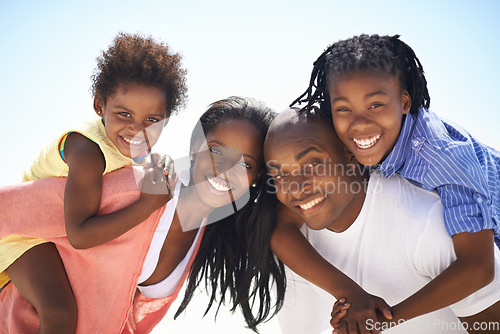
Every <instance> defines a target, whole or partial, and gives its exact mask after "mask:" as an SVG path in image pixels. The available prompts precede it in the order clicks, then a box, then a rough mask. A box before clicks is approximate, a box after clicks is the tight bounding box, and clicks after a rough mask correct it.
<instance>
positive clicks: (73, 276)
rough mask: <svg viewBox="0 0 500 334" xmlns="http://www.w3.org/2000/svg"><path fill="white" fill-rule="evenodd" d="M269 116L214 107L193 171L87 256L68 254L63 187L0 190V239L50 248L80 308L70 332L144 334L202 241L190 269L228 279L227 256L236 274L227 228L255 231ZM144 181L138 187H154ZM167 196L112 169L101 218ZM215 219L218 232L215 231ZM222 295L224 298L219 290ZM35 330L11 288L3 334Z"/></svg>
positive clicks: (35, 320)
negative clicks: (207, 267)
mask: <svg viewBox="0 0 500 334" xmlns="http://www.w3.org/2000/svg"><path fill="white" fill-rule="evenodd" d="M274 116H275V113H274V111H273V110H272V109H270V108H268V107H267V106H266V105H265V104H264V103H262V102H259V101H257V100H254V99H252V98H244V97H234V96H233V97H229V98H227V99H223V100H220V101H216V102H214V103H212V104H211V105H210V106H209V108H208V110H207V111H206V112H205V113H204V114H203V115H202V116H201V118H200V121H199V126H197V127H196V128H195V131H193V136H192V141H191V146H190V150H191V154H190V157H191V166H190V167H191V168H190V169H189V173H182V172H179V173H178V174H179V178H178V180H179V181H178V182H177V183H176V184H175V186H174V187H173V198H172V199H171V200H169V201H168V203H167V204H166V205H165V206H163V207H162V208H160V209H158V210H156V211H154V212H153V213H152V214H151V215H150V216H149V218H147V219H146V220H145V221H144V222H142V223H141V224H138V225H137V226H135V227H134V228H133V229H131V230H130V231H128V232H126V233H124V234H122V235H121V236H119V237H117V238H116V239H114V240H111V241H109V242H107V243H104V244H102V245H100V246H98V247H92V248H90V249H86V250H76V249H74V248H73V247H72V246H71V244H70V243H69V241H68V237H67V235H66V232H65V229H64V210H63V208H64V204H63V203H64V201H63V198H64V196H63V193H64V186H65V183H66V179H64V178H48V179H43V180H37V181H33V182H26V183H23V184H20V185H15V186H11V187H3V188H1V189H0V201H1V202H2V204H3V205H4V207H3V208H5V210H1V211H0V220H1V221H2V224H1V225H0V237H3V236H4V235H10V234H16V235H20V236H23V237H42V238H45V239H46V240H49V241H51V242H53V243H54V244H55V245H56V246H57V249H58V251H59V252H60V254H61V259H62V261H63V263H64V267H65V269H66V272H67V274H68V280H69V282H70V284H71V288H72V291H73V293H74V296H75V299H76V301H77V305H78V309H77V311H78V322H77V326H76V333H149V332H150V331H151V330H152V329H153V327H154V326H155V325H156V324H157V323H158V322H159V321H160V320H161V319H162V317H163V316H164V315H165V313H166V312H167V310H168V308H169V307H170V305H171V304H172V302H173V300H175V298H176V297H177V295H178V293H179V291H180V287H181V286H182V283H183V282H184V279H185V278H186V277H187V276H188V275H189V272H190V270H189V268H190V264H191V263H192V261H193V258H194V257H195V255H196V253H197V249H198V247H199V245H200V240H201V239H203V243H202V244H203V247H202V248H201V249H200V255H199V256H198V257H197V258H196V261H195V265H196V264H197V263H204V262H203V261H205V260H206V261H210V264H212V265H214V266H215V269H214V271H213V273H214V275H215V274H219V273H221V272H222V273H225V272H226V271H225V269H224V268H223V265H222V262H219V260H220V259H223V258H224V257H226V258H227V259H228V260H227V262H226V263H227V265H228V267H229V268H231V270H232V269H233V267H232V266H233V263H234V262H231V261H232V260H233V258H232V257H231V256H232V254H231V252H230V249H231V245H233V246H234V243H233V238H234V236H233V235H231V232H232V230H231V228H232V227H236V226H238V227H240V226H247V225H248V226H252V225H256V222H255V221H254V219H255V218H256V215H255V210H256V209H258V207H257V206H255V205H254V204H255V200H256V199H257V197H258V195H259V193H260V189H261V187H262V186H263V182H264V181H263V179H262V178H261V176H262V175H263V174H264V162H263V160H264V159H263V142H264V138H265V136H266V133H267V129H268V127H269V124H270V123H271V121H272V120H273V119H274ZM150 172H151V171H150V170H147V171H146V174H145V175H146V176H145V177H144V180H151V177H152V175H151V174H150ZM160 174H161V173H160ZM148 175H150V177H149V178H148ZM187 175H189V178H188V177H187ZM153 176H155V177H156V176H158V175H156V174H155V175H153ZM159 179H160V180H162V179H161V178H159ZM188 179H189V180H188ZM181 181H182V183H181ZM145 187H147V189H145ZM165 191H167V188H166V187H165V182H153V184H149V183H148V182H146V181H144V182H143V183H142V187H141V189H140V191H139V190H138V189H137V185H136V180H135V179H134V175H133V173H132V172H131V170H130V167H127V168H125V169H123V168H122V169H119V170H117V171H114V172H111V173H109V175H105V176H104V177H103V195H102V202H101V207H100V209H99V214H105V213H108V212H114V211H116V210H119V209H121V208H122V207H125V206H127V205H128V204H130V202H133V201H134V200H137V198H138V197H139V196H140V194H141V192H145V193H151V194H157V193H160V194H163V193H165ZM168 191H169V190H168ZM20 199H23V200H20ZM7 208H8V210H7ZM19 212H21V213H22V215H20V214H19ZM35 218H37V219H35ZM220 219H222V224H223V228H217V224H218V220H220ZM205 226H206V227H205ZM205 228H206V232H207V236H206V237H202V236H203V231H204V229H205ZM225 229H228V232H227V231H226V230H225ZM214 233H223V234H221V235H220V236H216V235H214ZM212 240H215V241H214V242H212ZM239 240H242V239H241V238H240V239H239ZM226 243H228V246H226ZM241 246H242V247H243V246H244V245H241ZM234 253H235V254H236V253H237V252H236V251H234ZM212 256H213V258H212ZM234 259H235V261H238V259H236V258H234ZM238 265H240V263H237V266H238ZM221 266H222V267H221ZM221 268H222V269H221ZM240 268H241V270H242V271H244V270H245V268H246V267H245V263H241V267H240ZM231 272H232V271H231ZM194 273H196V271H193V274H194ZM210 273H212V271H210ZM47 275H50V272H49V273H47ZM228 282H229V281H228ZM221 288H222V289H223V290H224V291H225V290H226V287H225V282H222V286H221ZM214 293H215V292H214ZM39 326H40V322H39V317H38V314H37V312H36V310H35V309H34V308H33V307H32V306H31V305H30V304H29V303H28V302H27V301H26V300H25V299H23V298H22V296H21V295H20V293H19V291H18V289H17V288H16V286H15V284H8V285H7V286H6V287H5V288H4V289H3V290H2V291H0V333H4V332H5V333H37V332H38V330H39Z"/></svg>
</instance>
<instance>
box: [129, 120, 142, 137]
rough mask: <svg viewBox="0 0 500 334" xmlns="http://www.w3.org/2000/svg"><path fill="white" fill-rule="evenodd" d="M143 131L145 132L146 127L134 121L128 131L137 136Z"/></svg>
mask: <svg viewBox="0 0 500 334" xmlns="http://www.w3.org/2000/svg"><path fill="white" fill-rule="evenodd" d="M142 130H144V126H143V124H142V123H141V122H134V121H130V122H129V124H128V131H129V132H130V134H132V135H134V136H135V135H137V134H138V133H139V132H141V131H142Z"/></svg>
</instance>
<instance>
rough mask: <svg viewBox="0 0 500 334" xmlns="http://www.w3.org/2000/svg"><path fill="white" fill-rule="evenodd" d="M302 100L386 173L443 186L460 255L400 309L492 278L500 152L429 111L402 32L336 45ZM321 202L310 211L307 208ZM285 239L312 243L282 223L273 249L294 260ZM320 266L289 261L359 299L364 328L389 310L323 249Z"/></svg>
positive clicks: (441, 300) (332, 289) (434, 301)
mask: <svg viewBox="0 0 500 334" xmlns="http://www.w3.org/2000/svg"><path fill="white" fill-rule="evenodd" d="M299 102H307V105H306V106H305V107H304V108H303V110H304V111H306V112H312V110H313V108H314V107H315V105H318V104H319V106H320V113H321V115H322V116H323V117H327V118H329V119H331V120H332V121H333V125H334V127H335V130H336V132H337V135H338V137H339V138H340V140H341V141H342V142H343V143H344V144H345V145H346V147H347V149H348V150H349V151H350V152H351V153H352V154H353V156H354V158H355V159H356V160H357V162H359V163H360V164H361V165H363V166H366V167H368V168H370V169H379V170H380V172H381V173H382V174H383V175H384V177H390V176H391V175H392V174H394V173H397V174H399V175H401V176H402V177H403V178H405V179H407V180H410V181H411V182H413V183H416V184H417V185H419V186H420V187H422V188H424V189H426V190H429V191H436V192H437V193H438V194H439V196H440V198H441V200H442V202H443V205H444V218H445V219H444V220H445V224H446V228H447V231H448V233H449V234H450V235H451V236H452V237H453V244H454V249H455V252H456V255H457V260H456V261H455V262H454V263H453V264H451V265H450V266H449V267H448V268H447V269H446V270H445V271H443V272H442V273H441V274H440V275H439V276H437V277H436V278H435V279H434V280H432V281H431V282H430V283H429V284H428V285H426V286H425V287H424V288H422V289H421V290H420V291H418V292H417V293H415V294H414V295H413V296H411V297H410V298H408V299H407V300H405V302H404V304H403V303H402V304H399V305H397V306H396V307H393V308H392V315H393V316H395V317H396V318H398V319H410V318H414V317H417V316H419V315H422V314H424V313H428V312H431V311H433V310H437V309H440V308H442V307H445V306H448V305H450V304H453V303H455V302H457V301H459V300H461V299H463V298H465V297H467V296H468V295H470V294H471V293H473V292H475V291H477V290H479V289H481V288H482V287H484V286H486V285H487V284H488V283H490V282H491V281H492V279H493V277H494V256H493V254H494V252H493V251H494V247H495V246H494V245H495V242H496V243H497V245H499V244H500V241H499V234H500V226H499V222H500V153H499V152H498V151H496V150H494V149H492V148H490V147H488V146H486V145H483V144H481V143H479V142H478V141H477V140H476V139H475V138H473V137H472V136H471V135H470V134H469V133H467V132H466V131H465V130H463V129H461V128H459V127H457V126H455V125H452V124H450V123H448V122H444V121H442V120H441V119H439V118H438V117H437V115H436V114H434V113H433V112H432V111H430V110H428V108H429V106H430V96H429V93H428V90H427V82H426V79H425V76H424V71H423V68H422V65H421V63H420V61H419V60H418V58H417V57H416V55H415V53H414V51H413V50H412V49H411V48H410V47H409V46H408V45H407V44H405V43H404V42H403V41H401V40H400V39H399V36H397V35H396V36H378V35H371V36H368V35H360V36H355V37H353V38H350V39H346V40H342V41H339V42H337V43H334V44H332V45H331V46H330V47H329V48H327V49H326V51H325V52H323V54H321V56H320V57H319V58H318V59H317V60H316V61H315V63H314V69H313V72H312V75H311V80H310V84H309V87H308V89H307V90H306V92H305V93H304V94H302V95H301V96H300V97H299V98H297V99H296V100H295V101H294V102H293V103H292V105H295V104H296V103H299ZM325 196H328V194H325ZM306 204H307V203H306ZM319 204H320V203H313V205H312V206H311V205H306V206H304V207H303V208H301V210H303V211H304V212H305V213H306V212H307V211H312V210H314V207H315V206H316V205H319ZM283 237H284V238H289V240H291V238H295V239H294V240H295V241H296V243H295V244H296V245H299V244H303V247H309V246H308V245H307V243H306V242H305V241H304V240H303V238H302V237H301V236H299V231H298V229H297V228H294V227H293V226H291V224H283V223H280V224H277V226H276V230H275V232H274V234H273V240H272V248H273V251H275V253H276V254H277V255H278V257H280V259H281V260H282V261H283V262H285V263H286V264H289V263H290V261H293V254H291V252H290V251H289V250H286V249H284V247H279V242H278V240H283V239H281V238H283ZM300 240H301V241H300ZM381 242H383V240H381ZM304 249H305V248H304ZM293 253H294V254H296V253H297V247H294V251H293ZM310 259H311V258H309V261H311V260H310ZM311 263H312V262H309V263H308V268H311ZM315 263H317V264H318V265H317V266H316V268H318V270H317V271H313V270H308V271H307V272H306V271H305V270H304V267H301V266H300V265H299V264H297V263H294V264H293V265H292V266H290V265H289V267H291V269H293V270H294V271H296V272H297V273H298V274H300V275H301V276H303V277H304V278H306V279H308V280H310V281H312V282H314V283H315V284H316V285H318V286H320V287H322V288H324V289H325V290H327V291H328V292H329V293H331V294H332V295H334V296H335V297H337V298H340V297H346V299H347V301H349V302H350V303H351V307H350V309H349V311H348V313H347V315H346V320H347V321H348V322H351V323H354V324H356V323H357V326H358V327H359V328H360V331H361V332H362V333H365V331H366V329H364V328H363V324H366V320H367V319H371V318H374V317H375V316H374V313H375V311H377V310H378V311H384V312H386V311H387V309H386V308H385V306H384V305H383V304H382V303H380V301H379V300H377V299H376V298H375V297H374V296H371V295H369V294H367V293H366V292H364V291H363V290H361V289H360V288H359V287H357V286H355V285H353V284H352V282H350V280H349V278H348V277H346V276H344V277H342V275H339V272H338V270H334V269H335V268H332V267H331V266H327V265H326V264H324V261H323V262H321V259H319V256H318V258H317V261H316V262H315ZM294 267H295V268H294ZM319 268H323V269H321V270H319ZM328 273H331V274H334V275H335V281H333V279H332V276H331V275H328ZM400 310H404V312H402V313H401V312H400ZM390 316H391V315H390V314H386V318H390ZM353 327H354V326H350V329H351V328H353Z"/></svg>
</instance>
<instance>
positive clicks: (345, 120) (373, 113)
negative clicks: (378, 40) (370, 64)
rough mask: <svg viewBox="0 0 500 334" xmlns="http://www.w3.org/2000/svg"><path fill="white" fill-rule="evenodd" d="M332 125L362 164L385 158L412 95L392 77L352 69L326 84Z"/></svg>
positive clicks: (390, 148) (407, 109)
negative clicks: (352, 70)
mask: <svg viewBox="0 0 500 334" xmlns="http://www.w3.org/2000/svg"><path fill="white" fill-rule="evenodd" d="M328 92H329V95H330V104H331V111H332V118H333V125H334V126H335V130H336V131H337V134H338V136H339V138H340V139H341V140H342V142H343V143H344V144H345V145H346V146H347V147H348V149H349V150H350V151H351V152H352V153H353V154H354V155H355V156H356V159H357V160H358V161H359V162H360V163H361V164H363V165H365V166H372V165H375V164H378V163H380V162H381V161H382V160H383V159H385V158H386V157H387V156H388V155H389V153H390V152H391V150H392V149H393V148H394V145H395V144H396V141H397V139H398V137H399V132H400V130H401V124H402V120H403V115H405V114H407V113H408V112H409V111H410V107H411V97H410V95H409V94H408V92H407V91H403V90H402V88H401V85H400V83H399V80H398V78H397V77H395V76H391V75H389V74H385V73H382V72H377V71H355V72H349V73H345V74H340V75H336V76H335V77H332V78H331V80H330V82H329V84H328Z"/></svg>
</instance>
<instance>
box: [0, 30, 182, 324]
mask: <svg viewBox="0 0 500 334" xmlns="http://www.w3.org/2000/svg"><path fill="white" fill-rule="evenodd" d="M97 61H98V63H97V69H96V71H95V73H94V75H93V76H92V79H93V85H92V95H93V98H94V103H93V107H94V110H95V112H96V114H97V115H98V116H99V118H96V119H95V120H92V121H89V122H87V123H85V124H84V125H83V126H82V127H81V128H79V129H75V130H71V131H67V132H65V133H64V134H62V135H61V136H59V137H58V138H57V140H55V141H54V142H53V143H51V144H50V145H48V146H46V147H45V148H43V150H42V151H41V152H40V154H39V155H38V157H37V158H36V159H35V162H34V163H33V165H32V166H31V167H30V168H29V169H27V170H26V171H25V172H24V175H23V181H32V180H37V179H43V178H49V177H58V176H67V177H68V181H67V184H66V187H65V192H64V216H65V224H66V231H67V235H68V239H69V241H70V243H71V245H72V246H73V247H75V248H76V249H85V248H90V247H95V246H98V245H101V244H103V243H105V242H108V241H110V240H113V239H115V238H117V237H119V236H120V235H122V234H123V233H125V232H127V231H128V230H130V229H131V228H133V227H134V226H136V225H137V224H139V223H140V222H142V221H144V220H145V219H146V218H147V217H149V215H151V213H152V212H154V211H155V210H156V209H158V208H160V207H162V206H163V205H164V204H165V203H166V202H167V201H168V200H169V199H170V198H171V195H170V194H169V193H165V194H147V193H144V192H141V195H140V197H139V199H138V200H137V201H136V202H134V203H132V204H130V205H129V206H127V207H125V208H123V209H121V210H119V211H116V212H113V213H109V214H104V215H97V212H98V209H99V206H100V202H101V195H102V175H103V174H106V173H109V172H111V171H113V170H116V169H119V168H121V167H123V166H126V165H130V164H131V163H132V161H135V162H139V161H141V160H142V159H143V158H144V156H145V155H146V153H147V152H148V151H149V152H150V149H151V146H153V145H154V144H155V143H156V141H157V140H158V137H159V135H160V134H161V131H162V130H163V127H164V126H165V125H166V123H167V120H168V118H169V117H170V115H171V114H172V113H175V112H176V111H177V110H178V109H180V108H181V107H183V105H184V102H185V99H186V96H187V95H186V93H187V87H186V84H185V81H186V80H185V75H186V70H185V69H183V68H182V67H181V56H180V55H179V54H177V53H173V52H171V50H170V48H169V47H168V45H167V44H165V43H163V42H157V41H155V40H153V39H152V38H151V37H143V36H140V35H131V34H125V33H120V34H118V35H117V36H116V38H115V39H114V41H113V43H112V44H111V46H110V47H109V49H108V50H107V51H103V52H102V55H101V56H100V57H99V58H98V59H97ZM0 250H1V251H0V254H1V256H0V271H2V273H0V286H4V285H5V284H6V283H7V282H8V280H9V278H10V280H11V281H12V283H13V284H14V285H15V286H16V287H17V289H18V290H19V292H20V293H21V295H22V296H23V297H24V298H25V299H26V300H27V301H28V302H30V303H31V304H32V305H33V307H34V308H35V309H36V311H37V312H38V315H39V318H40V333H74V332H75V328H76V322H77V311H76V307H77V306H76V302H75V299H74V296H73V293H72V290H71V286H70V283H69V281H68V278H67V275H66V271H65V269H64V265H63V263H62V261H61V258H60V256H59V253H58V251H57V248H56V247H55V245H54V244H53V243H51V242H48V241H46V240H44V239H33V238H25V237H20V236H17V235H9V236H7V237H4V238H2V239H0ZM7 275H8V276H7Z"/></svg>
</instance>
